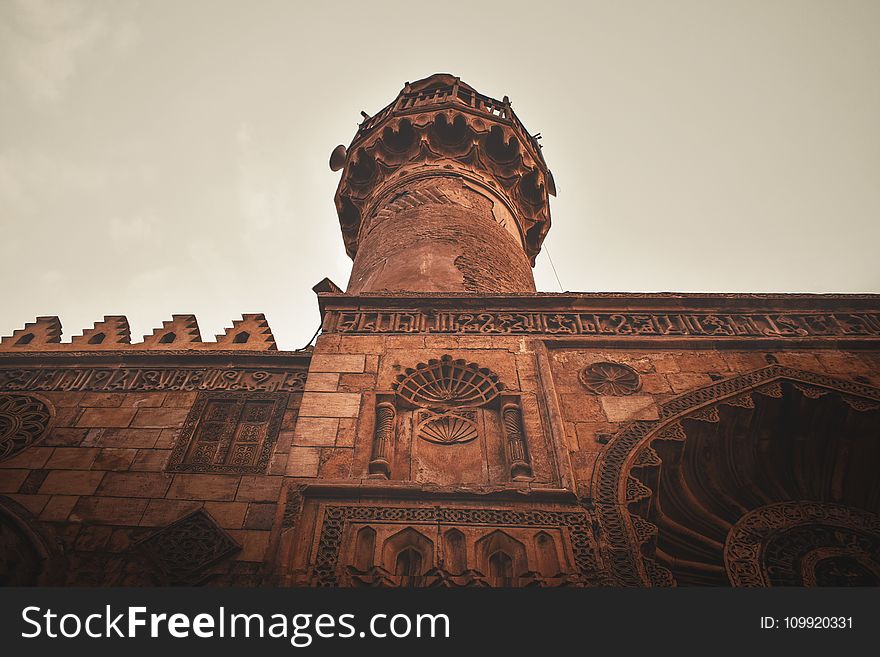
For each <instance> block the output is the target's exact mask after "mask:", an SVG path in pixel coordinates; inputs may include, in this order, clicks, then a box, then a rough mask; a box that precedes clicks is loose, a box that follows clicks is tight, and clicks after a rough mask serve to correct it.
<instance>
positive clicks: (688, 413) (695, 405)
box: [592, 365, 880, 586]
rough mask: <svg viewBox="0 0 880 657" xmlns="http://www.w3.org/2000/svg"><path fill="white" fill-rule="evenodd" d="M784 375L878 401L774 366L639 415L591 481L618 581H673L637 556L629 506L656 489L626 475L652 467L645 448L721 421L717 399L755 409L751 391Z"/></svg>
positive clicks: (867, 390) (875, 392) (874, 391)
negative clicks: (649, 417) (687, 426)
mask: <svg viewBox="0 0 880 657" xmlns="http://www.w3.org/2000/svg"><path fill="white" fill-rule="evenodd" d="M782 380H786V381H791V382H793V383H796V384H800V385H801V386H804V385H809V386H811V387H819V388H823V389H827V390H830V391H832V392H837V393H839V394H840V396H841V398H842V399H846V398H847V397H854V398H856V399H860V400H862V401H864V402H866V406H865V407H866V408H869V407H870V406H871V404H870V403H873V402H877V401H880V389H878V388H875V387H872V386H869V385H865V384H861V383H857V382H854V381H849V380H844V379H837V378H834V377H830V376H825V375H822V374H816V373H813V372H806V371H802V370H796V369H793V368H789V367H783V366H781V365H770V366H768V367H764V368H761V369H758V370H755V371H752V372H749V373H747V374H744V375H742V376H738V377H734V378H731V379H726V380H724V381H719V382H717V383H714V384H712V385H709V386H705V387H703V388H699V389H697V390H694V391H691V392H688V393H685V394H683V395H680V396H678V397H676V398H674V399H672V400H670V401H668V402H666V403H665V404H663V405H662V406H661V407H660V420H657V421H641V420H640V421H635V422H631V423H630V424H628V425H627V426H625V427H624V428H623V429H622V430H621V431H620V432H619V433H617V434H616V435H615V436H614V437H613V438H612V439H611V441H609V443H608V444H607V445H606V446H605V448H604V449H603V451H602V452H601V453H600V455H599V459H598V462H597V464H596V470H595V475H594V479H593V483H592V488H593V494H594V500H595V506H596V510H597V513H598V517H599V520H600V523H601V526H602V530H603V534H604V536H605V555H604V556H605V561H606V563H607V564H608V565H609V566H610V568H611V574H612V576H613V577H614V579H615V581H616V582H617V583H618V584H620V585H624V586H645V585H651V584H653V585H663V583H664V582H666V583H667V584H669V583H670V575H669V573H668V571H665V569H663V568H662V567H661V566H659V565H658V564H649V563H647V560H646V559H640V558H636V555H639V554H641V551H640V547H639V546H640V545H641V543H640V539H639V535H638V532H637V531H636V528H635V527H634V524H633V523H634V520H633V516H632V515H631V513H630V511H629V508H628V507H629V505H630V504H633V503H638V502H639V501H640V500H644V499H647V498H648V497H650V496H651V495H653V493H654V491H652V490H651V489H650V488H648V487H646V486H645V485H644V484H642V483H641V482H640V481H639V480H638V479H636V478H634V477H632V476H628V474H629V472H630V471H631V469H633V468H638V467H650V466H651V464H652V463H655V462H656V460H657V459H655V458H653V456H652V452H651V451H647V452H646V451H643V450H644V449H646V448H647V447H648V446H649V445H650V443H651V442H652V441H654V440H655V439H660V440H672V441H673V442H675V441H679V442H680V441H683V440H685V439H686V435H685V434H684V430H683V428H682V425H681V420H682V419H683V418H686V417H687V419H688V420H691V419H693V420H694V421H696V422H710V423H711V422H717V408H716V406H717V405H718V404H725V405H729V406H732V407H734V408H737V407H738V408H744V409H750V408H752V407H753V404H754V402H753V401H749V402H745V401H744V399H745V398H746V397H747V396H750V395H751V393H752V392H761V391H764V390H765V389H767V390H771V391H772V390H773V389H774V387H775V386H776V385H777V384H778V383H779V382H780V381H782ZM805 396H806V395H805ZM812 396H815V395H812ZM808 398H809V397H808ZM692 416H695V417H692ZM634 482H635V483H634ZM636 484H637V485H638V490H636V487H635V485H636ZM664 571H665V572H664Z"/></svg>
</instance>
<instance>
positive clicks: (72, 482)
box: [40, 470, 104, 495]
mask: <svg viewBox="0 0 880 657" xmlns="http://www.w3.org/2000/svg"><path fill="white" fill-rule="evenodd" d="M103 478H104V473H103V472H89V471H79V470H55V471H53V472H50V473H49V476H48V477H46V480H45V481H44V482H43V485H42V486H40V493H43V494H45V495H59V494H60V495H92V494H94V492H95V491H96V490H97V488H98V485H99V484H100V483H101V480H102V479H103Z"/></svg>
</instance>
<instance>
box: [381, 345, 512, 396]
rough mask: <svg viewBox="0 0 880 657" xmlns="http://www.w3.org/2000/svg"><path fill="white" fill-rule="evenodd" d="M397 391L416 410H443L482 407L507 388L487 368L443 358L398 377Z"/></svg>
mask: <svg viewBox="0 0 880 657" xmlns="http://www.w3.org/2000/svg"><path fill="white" fill-rule="evenodd" d="M394 389H395V391H396V392H397V394H398V395H399V396H400V397H401V398H403V399H404V400H406V401H407V402H409V403H410V404H412V405H414V406H421V407H422V408H443V407H449V406H482V405H483V404H486V403H488V402H490V401H492V400H493V399H494V398H495V397H497V396H498V394H499V393H500V392H501V390H503V389H504V386H503V385H502V384H501V382H500V381H498V377H497V376H496V375H495V374H494V373H492V372H491V371H490V370H488V369H486V368H485V367H480V366H479V365H477V364H476V363H468V362H465V361H464V360H461V359H458V360H453V359H452V356H443V357H442V358H440V359H439V360H437V359H433V358H432V359H431V360H429V361H428V362H427V363H419V364H418V365H416V367H415V369H412V368H408V369H407V370H406V373H405V374H401V375H400V376H398V377H397V383H395V384H394Z"/></svg>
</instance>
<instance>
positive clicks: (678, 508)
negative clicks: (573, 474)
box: [593, 365, 880, 586]
mask: <svg viewBox="0 0 880 657" xmlns="http://www.w3.org/2000/svg"><path fill="white" fill-rule="evenodd" d="M660 415H661V419H660V420H659V421H652V422H646V421H638V422H633V423H631V424H629V425H627V426H626V427H625V428H624V429H623V430H622V431H620V432H619V433H618V434H617V435H616V436H615V437H614V438H613V439H612V440H611V441H610V442H609V443H608V445H607V446H606V448H605V449H604V450H603V452H602V453H601V455H600V458H599V460H598V462H597V466H596V471H595V475H594V481H593V486H594V491H595V493H594V499H595V501H596V507H597V511H598V515H599V519H600V524H601V529H602V532H603V536H602V539H603V540H602V541H601V543H602V544H603V546H604V548H603V549H604V552H605V555H604V556H605V557H606V563H608V564H609V566H610V568H611V570H612V575H613V578H614V580H615V582H616V583H618V584H621V585H626V586H670V585H677V584H680V585H715V586H719V585H722V586H723V585H729V584H734V585H781V584H783V585H784V584H788V585H817V584H823V583H832V582H833V583H837V584H846V583H873V582H874V579H873V578H874V577H875V576H876V575H877V574H878V573H880V554H878V552H880V531H878V527H880V524H878V521H877V514H878V512H880V478H878V477H877V476H876V472H875V470H876V464H877V463H878V462H880V439H878V434H880V389H877V388H874V387H872V386H868V385H863V384H860V383H856V382H853V381H847V380H841V379H836V378H832V377H828V376H825V375H821V374H816V373H812V372H804V371H800V370H795V369H792V368H787V367H782V366H779V365H771V366H769V367H765V368H762V369H759V370H755V371H753V372H749V373H748V374H745V375H742V376H739V377H735V378H732V379H728V380H725V381H720V382H718V383H715V384H712V385H710V386H706V387H704V388H700V389H698V390H694V391H692V392H689V393H686V394H684V395H681V396H679V397H677V398H675V399H673V400H671V401H669V402H668V403H666V404H665V405H663V406H662V408H661V412H660ZM780 504H782V505H783V506H782V507H780V506H779V505H780ZM780 509H783V511H780ZM795 509H800V510H799V511H796V510H795ZM792 514H794V515H796V516H797V517H798V518H800V520H799V521H798V522H789V521H787V520H784V519H786V518H789V517H790V516H791V515H792ZM750 518H751V519H753V522H752V524H751V525H750V524H749V519H750ZM758 518H760V519H762V521H763V523H764V525H763V528H762V531H763V532H764V534H765V538H766V537H767V536H771V535H772V537H773V540H772V541H770V542H769V543H768V541H767V540H764V541H763V542H762V543H761V545H764V546H767V545H770V543H772V545H771V546H770V547H768V548H767V549H766V550H765V549H764V548H760V549H758V550H757V552H756V551H755V550H752V552H751V553H750V555H749V557H748V558H750V559H751V561H750V562H749V563H750V564H751V565H750V566H744V565H743V563H744V562H743V559H744V558H746V557H745V556H744V555H743V554H741V551H742V549H743V546H745V545H751V544H752V543H754V540H755V536H754V535H753V534H749V531H750V529H749V528H753V526H754V527H756V526H757V525H756V524H755V521H754V519H758ZM774 523H775V524H774ZM744 526H745V527H746V529H744ZM843 535H846V536H848V537H849V541H848V542H847V541H846V540H842V539H840V537H841V536H843ZM750 541H751V542H750ZM847 545H851V546H856V547H857V549H854V550H850V551H847V549H846V546H847ZM811 546H813V547H811ZM771 548H772V550H775V552H773V551H772V550H771ZM813 548H815V549H813ZM740 557H742V558H740ZM736 564H739V566H741V567H742V568H745V571H748V570H749V568H752V570H754V569H755V568H757V569H758V571H760V572H753V573H752V574H748V573H745V571H743V573H741V574H740V575H737V574H736ZM755 564H760V565H759V566H756V565H755ZM805 564H806V565H805ZM786 569H788V570H786ZM783 571H785V572H783ZM832 571H833V572H832ZM876 583H880V578H877V580H876Z"/></svg>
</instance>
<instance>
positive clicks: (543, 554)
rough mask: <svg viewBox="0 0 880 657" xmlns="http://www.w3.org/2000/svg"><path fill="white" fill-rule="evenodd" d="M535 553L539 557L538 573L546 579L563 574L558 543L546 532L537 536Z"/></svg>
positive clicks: (541, 532)
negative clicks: (557, 549) (557, 547)
mask: <svg viewBox="0 0 880 657" xmlns="http://www.w3.org/2000/svg"><path fill="white" fill-rule="evenodd" d="M535 553H536V554H537V555H538V572H539V573H541V575H543V576H544V577H556V576H557V575H559V574H560V573H561V572H562V569H561V568H560V567H559V554H558V553H557V551H556V541H554V540H553V537H552V536H550V534H548V533H547V532H545V531H540V532H538V533H537V534H535Z"/></svg>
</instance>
